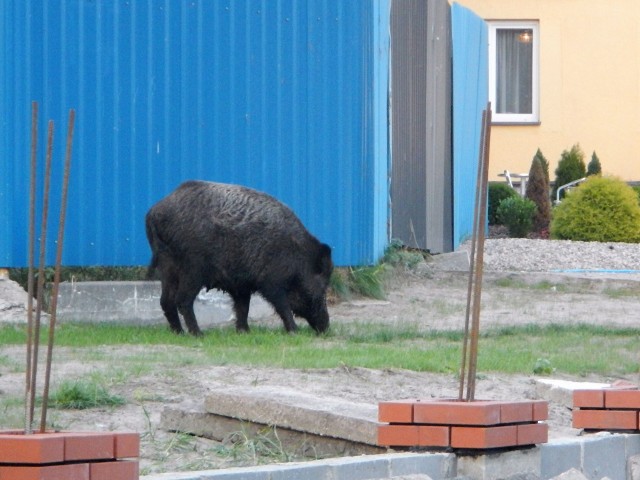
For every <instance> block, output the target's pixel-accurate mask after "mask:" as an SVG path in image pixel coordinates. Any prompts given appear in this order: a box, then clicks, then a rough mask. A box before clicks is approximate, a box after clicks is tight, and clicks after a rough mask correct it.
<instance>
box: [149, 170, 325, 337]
mask: <svg viewBox="0 0 640 480" xmlns="http://www.w3.org/2000/svg"><path fill="white" fill-rule="evenodd" d="M146 230H147V238H148V240H149V244H150V246H151V251H152V257H151V263H150V266H149V271H150V273H152V272H154V271H155V272H157V274H158V276H159V278H160V280H161V282H162V296H161V298H160V304H161V306H162V310H163V311H164V313H165V316H166V317H167V320H168V321H169V325H170V326H171V329H172V330H174V331H175V332H177V333H182V331H183V330H182V326H181V324H180V318H179V316H178V312H180V313H181V314H182V316H183V318H184V321H185V324H186V327H187V329H188V330H189V332H190V333H192V334H194V335H201V331H200V328H199V327H198V323H197V321H196V317H195V315H194V313H193V302H194V300H195V298H196V296H197V295H198V292H199V291H200V289H201V288H202V287H206V288H207V289H212V288H215V289H219V290H223V291H225V292H227V293H229V294H230V295H231V297H232V299H233V302H234V310H235V315H236V329H237V330H238V331H248V330H249V325H248V323H247V314H248V313H249V301H250V299H251V294H253V293H255V292H258V293H260V294H261V295H262V296H263V297H264V298H265V299H266V300H267V301H269V302H270V303H271V304H272V305H273V307H274V308H275V310H276V312H277V313H278V315H280V317H281V318H282V320H283V322H284V326H285V328H286V330H287V331H289V332H292V331H295V330H296V328H297V327H296V324H295V322H294V319H293V315H294V314H295V315H298V316H301V317H303V318H305V319H306V320H307V321H308V322H309V325H311V327H312V328H313V329H314V330H316V332H318V333H321V332H324V331H326V330H327V328H328V327H329V314H328V312H327V305H326V290H327V287H328V284H329V277H330V276H331V272H332V270H333V262H332V260H331V249H330V248H329V246H328V245H325V244H323V243H320V242H319V241H318V240H317V239H316V238H315V237H313V236H312V235H311V234H310V233H309V232H308V231H307V229H306V228H305V227H304V226H303V225H302V223H301V222H300V220H299V219H298V218H297V217H296V215H295V214H294V213H293V212H292V211H291V210H290V209H289V208H288V207H287V206H285V205H283V204H282V203H280V202H279V201H278V200H276V199H275V198H273V197H271V196H269V195H267V194H264V193H261V192H258V191H256V190H252V189H250V188H246V187H242V186H239V185H229V184H222V183H212V182H202V181H188V182H185V183H183V184H182V185H180V186H179V187H178V188H177V189H176V190H175V191H174V192H173V193H171V194H170V195H168V196H167V197H165V198H164V199H162V200H160V201H159V202H158V203H156V204H155V205H154V206H153V207H151V209H150V210H149V212H148V213H147V216H146Z"/></svg>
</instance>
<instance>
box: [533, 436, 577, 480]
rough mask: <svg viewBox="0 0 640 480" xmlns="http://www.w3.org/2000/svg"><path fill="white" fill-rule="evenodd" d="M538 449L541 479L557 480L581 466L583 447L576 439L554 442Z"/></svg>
mask: <svg viewBox="0 0 640 480" xmlns="http://www.w3.org/2000/svg"><path fill="white" fill-rule="evenodd" d="M538 448H539V449H540V478H555V477H557V476H558V475H560V474H562V473H564V472H566V471H568V470H570V469H571V468H577V467H579V466H580V465H581V462H582V446H581V443H579V442H576V441H575V440H574V439H571V440H569V439H566V440H562V441H554V442H553V443H552V444H542V445H540V446H539V447H538Z"/></svg>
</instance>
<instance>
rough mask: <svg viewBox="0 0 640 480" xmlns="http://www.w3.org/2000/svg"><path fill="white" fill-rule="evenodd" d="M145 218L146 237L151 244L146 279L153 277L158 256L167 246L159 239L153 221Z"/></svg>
mask: <svg viewBox="0 0 640 480" xmlns="http://www.w3.org/2000/svg"><path fill="white" fill-rule="evenodd" d="M146 220H147V221H146V224H145V227H146V230H147V239H148V240H149V245H150V246H151V261H150V262H149V266H148V267H147V280H152V279H154V278H155V271H156V268H158V256H159V254H160V253H161V252H162V251H164V250H167V246H166V245H165V243H164V242H163V241H162V240H161V239H160V236H159V235H158V231H157V230H156V227H155V225H154V224H153V221H152V220H151V219H150V218H149V217H147V219H146Z"/></svg>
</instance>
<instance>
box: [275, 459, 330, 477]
mask: <svg viewBox="0 0 640 480" xmlns="http://www.w3.org/2000/svg"><path fill="white" fill-rule="evenodd" d="M330 472H331V469H330V467H329V466H328V465H327V464H326V463H324V462H308V463H303V464H300V463H298V464H296V465H294V466H291V467H288V466H286V465H281V466H280V468H279V469H275V468H274V469H273V470H272V471H271V472H270V476H269V480H300V479H302V478H304V480H329V478H330V476H329V475H330Z"/></svg>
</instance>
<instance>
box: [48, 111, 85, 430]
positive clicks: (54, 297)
mask: <svg viewBox="0 0 640 480" xmlns="http://www.w3.org/2000/svg"><path fill="white" fill-rule="evenodd" d="M75 115H76V112H75V110H73V109H71V110H69V126H68V129H67V149H66V153H65V160H64V176H63V179H62V199H61V201H60V220H59V221H58V245H57V250H56V263H55V272H54V275H53V290H52V291H51V305H50V309H49V342H48V344H47V361H46V370H45V375H44V390H43V393H42V412H41V413H42V416H41V417H40V432H42V433H44V431H45V430H46V426H47V408H48V405H49V382H50V380H51V361H52V359H53V342H54V338H55V329H56V318H57V315H56V312H57V309H58V287H59V286H60V265H61V264H62V246H63V243H64V225H65V221H66V210H67V193H68V190H69V172H70V170H71V147H72V144H73V126H74V123H75Z"/></svg>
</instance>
